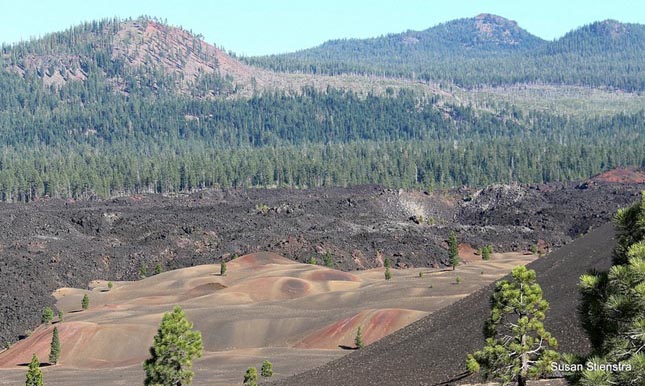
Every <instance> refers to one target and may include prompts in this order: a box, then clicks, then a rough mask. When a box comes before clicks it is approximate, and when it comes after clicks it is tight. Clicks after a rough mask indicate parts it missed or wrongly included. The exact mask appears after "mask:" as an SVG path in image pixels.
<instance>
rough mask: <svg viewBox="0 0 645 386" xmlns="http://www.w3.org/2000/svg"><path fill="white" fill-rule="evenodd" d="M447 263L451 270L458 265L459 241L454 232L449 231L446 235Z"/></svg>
mask: <svg viewBox="0 0 645 386" xmlns="http://www.w3.org/2000/svg"><path fill="white" fill-rule="evenodd" d="M448 263H449V264H450V266H451V267H452V270H453V271H454V270H455V268H457V266H458V265H459V243H458V241H457V236H456V235H455V232H450V237H448Z"/></svg>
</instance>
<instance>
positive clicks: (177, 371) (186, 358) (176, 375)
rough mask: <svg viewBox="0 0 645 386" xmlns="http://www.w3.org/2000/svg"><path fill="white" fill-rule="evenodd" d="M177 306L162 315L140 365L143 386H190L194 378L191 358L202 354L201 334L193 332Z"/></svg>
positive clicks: (190, 324)
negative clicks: (148, 349) (152, 340)
mask: <svg viewBox="0 0 645 386" xmlns="http://www.w3.org/2000/svg"><path fill="white" fill-rule="evenodd" d="M192 328H193V324H192V323H190V322H189V321H188V320H187V319H186V316H185V314H184V312H183V311H182V309H181V308H180V307H179V306H175V308H174V309H173V311H172V312H168V313H166V314H164V316H163V318H162V319H161V324H160V325H159V329H158V330H157V335H155V337H154V343H153V345H152V347H151V348H150V358H148V359H147V360H146V361H145V362H144V364H143V368H144V370H145V372H146V378H145V381H144V385H146V386H152V385H154V386H157V385H163V386H166V385H168V386H182V385H189V384H190V383H191V382H192V379H193V375H194V373H193V371H192V370H191V368H192V361H193V359H194V358H200V357H201V356H202V334H201V333H200V332H199V331H193V330H192Z"/></svg>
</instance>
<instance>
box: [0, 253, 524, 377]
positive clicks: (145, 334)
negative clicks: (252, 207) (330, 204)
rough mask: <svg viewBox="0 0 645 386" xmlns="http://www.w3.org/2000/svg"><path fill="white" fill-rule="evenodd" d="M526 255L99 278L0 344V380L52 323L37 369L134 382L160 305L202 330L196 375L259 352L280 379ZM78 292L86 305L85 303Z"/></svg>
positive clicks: (405, 320)
mask: <svg viewBox="0 0 645 386" xmlns="http://www.w3.org/2000/svg"><path fill="white" fill-rule="evenodd" d="M531 259H532V257H531V256H521V255H502V254H495V255H494V256H493V259H492V260H490V261H488V262H483V261H474V262H471V263H468V264H466V265H463V266H461V267H459V268H458V269H457V271H456V272H452V271H439V270H437V271H433V270H430V269H408V270H393V278H392V280H389V281H385V280H384V279H383V269H374V270H368V271H360V272H355V273H348V272H341V271H336V270H333V269H329V268H326V267H321V266H315V265H308V264H300V263H297V262H294V261H292V260H289V259H286V258H284V257H281V256H279V255H276V254H273V253H256V254H251V255H246V256H242V257H239V258H237V259H234V260H233V261H231V262H229V263H228V272H227V275H226V276H221V275H219V265H203V266H196V267H190V268H185V269H180V270H176V271H171V272H164V273H161V274H158V275H155V276H152V277H149V278H146V279H143V280H139V281H136V282H116V283H114V288H113V289H112V290H109V291H108V290H107V283H106V282H104V281H94V282H92V283H90V287H89V288H91V289H90V290H81V289H73V288H61V289H59V290H57V291H56V292H55V293H54V296H55V297H56V299H57V305H56V306H57V308H58V309H59V310H62V311H64V312H65V318H64V321H62V322H58V321H56V322H55V324H54V325H42V326H39V327H38V328H36V329H35V330H34V333H33V334H32V335H31V336H29V337H28V338H26V339H24V340H22V341H20V342H18V343H16V344H15V345H13V347H11V348H10V349H9V350H7V351H5V352H2V353H0V385H14V384H17V383H19V382H21V381H22V379H23V378H24V371H25V368H24V364H25V363H28V362H29V360H30V359H31V355H32V354H33V353H36V354H37V355H38V357H39V358H40V359H41V361H43V363H46V361H47V358H48V355H49V344H50V342H51V335H52V330H53V327H54V326H56V327H58V329H59V333H60V339H61V345H62V357H61V359H60V362H59V364H58V365H56V366H46V367H44V372H45V379H46V383H47V385H50V386H55V385H60V386H63V385H64V386H70V385H72V386H73V385H76V384H78V385H81V384H83V383H82V380H83V379H92V383H93V384H95V385H97V386H101V385H113V384H138V383H139V384H140V383H141V381H142V379H143V371H142V370H141V362H142V361H143V360H144V359H145V358H146V357H147V356H148V348H149V347H150V345H151V343H152V338H153V336H154V334H155V333H156V329H157V327H158V324H159V321H160V319H161V317H162V315H163V313H164V312H167V311H169V310H171V309H172V307H173V306H174V305H175V304H178V305H180V306H181V307H182V308H183V309H184V310H185V312H186V315H187V317H188V318H189V319H190V320H191V321H192V322H193V323H194V326H195V328H196V329H197V330H200V331H201V332H202V334H203V340H204V351H205V352H204V357H203V358H202V359H200V360H198V361H196V363H195V371H196V376H195V380H194V382H193V384H196V385H213V384H218V385H225V384H236V383H239V382H240V380H241V378H240V375H241V374H243V373H244V370H245V369H246V368H247V367H249V366H258V365H259V364H260V363H261V361H262V360H263V359H269V360H271V361H272V362H273V364H274V367H275V371H276V372H275V375H276V376H277V377H279V376H287V375H290V374H293V373H295V372H301V371H303V370H306V369H309V368H312V367H315V366H319V365H321V364H323V363H325V362H327V361H329V360H332V359H334V358H337V357H339V356H342V355H344V354H345V353H347V352H348V351H346V349H347V348H353V345H354V337H355V334H356V330H357V329H358V327H359V326H360V327H361V329H362V331H363V340H364V342H365V343H367V344H370V343H372V342H375V341H377V340H379V339H381V338H382V337H384V336H386V335H388V334H391V333H392V332H394V331H396V330H398V329H400V328H402V327H404V326H406V325H408V324H410V323H412V322H414V321H416V320H419V319H420V318H422V317H424V316H425V315H428V314H429V313H431V312H433V311H435V310H437V309H439V308H442V307H445V306H446V305H449V304H451V303H452V302H454V301H456V300H458V299H460V298H462V297H464V296H466V295H467V294H469V293H471V292H473V291H475V290H477V289H479V288H481V287H482V286H484V285H486V284H487V283H490V282H491V281H493V280H495V279H497V278H499V277H501V276H503V275H504V274H505V273H507V272H508V271H510V269H511V268H512V267H513V266H515V265H518V264H526V263H527V262H529V261H530V260H531ZM419 272H424V276H423V277H422V278H419V277H418V274H419ZM457 275H459V276H460V279H461V283H460V284H455V278H456V276H457ZM85 294H88V296H89V297H90V309H89V310H87V311H81V309H80V308H81V307H80V304H81V299H82V297H83V296H84V295H85ZM115 369H118V371H114V370H115Z"/></svg>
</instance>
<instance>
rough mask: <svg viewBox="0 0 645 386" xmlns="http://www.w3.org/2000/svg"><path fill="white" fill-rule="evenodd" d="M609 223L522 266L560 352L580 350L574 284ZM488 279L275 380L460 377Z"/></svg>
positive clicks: (609, 240)
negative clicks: (533, 277)
mask: <svg viewBox="0 0 645 386" xmlns="http://www.w3.org/2000/svg"><path fill="white" fill-rule="evenodd" d="M613 237H614V228H613V226H612V224H606V225H603V226H602V227H600V228H598V229H596V230H594V231H592V232H590V233H589V234H588V235H586V236H584V237H582V238H580V239H578V240H576V241H574V242H572V243H570V244H568V245H566V246H564V247H563V248H561V249H559V250H557V251H555V252H553V253H551V254H550V255H549V256H547V257H545V258H542V259H540V260H537V261H535V262H534V263H531V264H530V265H529V267H530V268H532V269H534V270H536V271H537V273H538V279H539V282H540V284H541V285H542V288H543V290H544V296H545V298H546V299H547V300H548V301H549V302H550V304H551V309H550V310H549V313H548V316H547V320H546V323H545V324H546V327H547V328H548V330H549V331H551V332H552V333H553V334H554V335H555V336H556V337H557V339H558V341H559V342H560V350H561V351H562V352H586V351H588V350H589V342H588V341H587V338H586V336H585V334H584V331H583V330H582V329H581V328H580V323H579V322H578V317H577V314H576V307H577V304H578V290H577V283H578V278H579V276H580V275H581V274H583V273H585V272H586V271H588V270H589V269H592V268H596V269H606V268H608V267H609V266H610V264H611V250H612V248H613V245H614V241H613ZM492 289H493V285H491V286H489V287H487V288H484V289H483V290H481V291H478V292H476V293H475V294H473V295H471V296H468V297H467V298H465V299H463V300H461V301H459V302H457V303H455V304H454V305H452V306H450V307H447V308H444V309H443V310H440V311H438V312H436V313H434V314H432V315H430V316H428V317H426V318H424V319H421V320H420V321H418V322H416V323H414V324H411V325H410V326H408V327H405V328H403V329H401V330H400V331H398V332H396V333H394V334H392V335H390V336H388V337H385V338H383V339H382V340H380V341H378V342H376V343H374V344H372V345H370V346H367V347H366V348H364V349H362V350H359V351H356V352H354V353H352V354H350V355H347V356H345V357H343V358H340V359H338V360H335V361H333V362H330V363H328V364H326V365H325V366H322V367H319V368H317V369H313V370H311V371H307V372H305V373H302V374H299V375H296V376H293V377H290V378H287V379H284V380H282V381H280V382H278V383H276V384H278V385H303V384H315V385H317V386H326V385H330V386H338V385H406V386H409V385H439V384H452V383H457V382H459V381H460V377H463V376H464V375H465V374H464V370H465V366H464V362H465V358H466V355H467V354H468V353H471V352H473V351H475V350H477V349H479V348H481V347H482V345H483V344H484V339H483V335H482V327H483V323H484V321H485V320H486V318H487V317H488V313H489V303H488V301H489V296H490V293H491V291H492Z"/></svg>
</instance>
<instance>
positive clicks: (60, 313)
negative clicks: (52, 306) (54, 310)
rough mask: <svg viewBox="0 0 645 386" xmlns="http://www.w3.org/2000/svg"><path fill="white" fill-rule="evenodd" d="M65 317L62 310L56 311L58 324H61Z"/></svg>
mask: <svg viewBox="0 0 645 386" xmlns="http://www.w3.org/2000/svg"><path fill="white" fill-rule="evenodd" d="M64 317H65V312H63V310H58V322H59V323H61V322H62V321H63V318H64Z"/></svg>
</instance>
